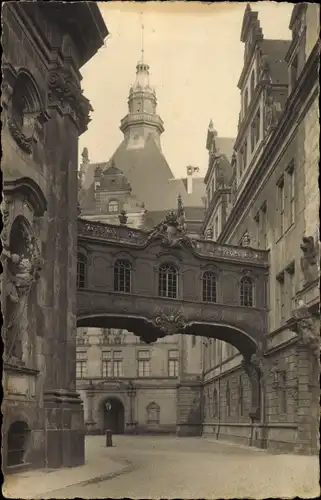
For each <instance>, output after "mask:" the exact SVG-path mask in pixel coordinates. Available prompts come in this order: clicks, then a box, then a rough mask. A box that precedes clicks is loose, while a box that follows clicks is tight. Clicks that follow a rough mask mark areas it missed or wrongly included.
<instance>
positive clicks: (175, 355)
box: [168, 350, 178, 359]
mask: <svg viewBox="0 0 321 500" xmlns="http://www.w3.org/2000/svg"><path fill="white" fill-rule="evenodd" d="M168 357H169V358H170V359H177V358H178V351H177V350H175V351H174V350H173V351H168Z"/></svg>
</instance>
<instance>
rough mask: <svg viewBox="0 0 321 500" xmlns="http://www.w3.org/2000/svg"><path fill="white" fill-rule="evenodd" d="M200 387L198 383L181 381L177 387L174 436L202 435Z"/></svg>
mask: <svg viewBox="0 0 321 500" xmlns="http://www.w3.org/2000/svg"><path fill="white" fill-rule="evenodd" d="M201 393H202V386H201V383H200V381H181V382H180V383H179V384H178V386H177V421H176V435H177V436H179V437H184V436H201V435H202V408H201V401H202V399H201Z"/></svg>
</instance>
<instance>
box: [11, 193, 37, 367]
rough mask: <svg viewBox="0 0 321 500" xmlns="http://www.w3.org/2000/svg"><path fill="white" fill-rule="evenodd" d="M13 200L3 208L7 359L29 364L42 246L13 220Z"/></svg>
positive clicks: (29, 228)
mask: <svg viewBox="0 0 321 500" xmlns="http://www.w3.org/2000/svg"><path fill="white" fill-rule="evenodd" d="M13 213H14V199H7V200H6V204H5V206H4V210H3V214H4V227H5V229H4V233H3V234H2V240H3V253H2V258H3V267H4V273H3V274H4V277H5V278H4V282H5V285H4V286H5V299H4V302H3V308H4V311H3V314H4V328H5V355H6V357H7V359H10V358H14V359H16V360H19V361H20V362H24V363H25V362H26V361H27V359H28V355H29V351H30V346H29V344H30V342H29V340H30V339H29V338H28V315H27V304H28V297H29V293H30V290H31V287H32V285H33V284H34V283H35V282H36V281H37V280H38V278H39V276H40V271H41V268H42V259H41V257H40V246H39V242H38V240H37V238H36V236H35V233H34V231H33V229H32V226H31V225H30V223H29V221H27V219H25V218H24V217H23V216H21V215H20V216H18V217H15V219H14V220H12V219H13Z"/></svg>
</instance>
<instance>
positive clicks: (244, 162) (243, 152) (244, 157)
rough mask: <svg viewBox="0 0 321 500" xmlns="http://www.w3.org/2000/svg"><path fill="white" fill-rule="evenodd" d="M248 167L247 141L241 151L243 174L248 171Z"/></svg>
mask: <svg viewBox="0 0 321 500" xmlns="http://www.w3.org/2000/svg"><path fill="white" fill-rule="evenodd" d="M246 165H247V141H245V142H244V145H243V147H242V149H241V169H240V170H241V171H240V173H241V174H242V173H243V172H244V170H245V169H246Z"/></svg>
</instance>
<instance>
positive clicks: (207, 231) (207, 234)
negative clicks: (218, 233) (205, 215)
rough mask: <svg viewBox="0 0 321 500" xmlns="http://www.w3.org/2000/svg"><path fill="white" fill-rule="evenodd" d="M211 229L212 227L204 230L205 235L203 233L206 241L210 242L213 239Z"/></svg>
mask: <svg viewBox="0 0 321 500" xmlns="http://www.w3.org/2000/svg"><path fill="white" fill-rule="evenodd" d="M213 236H214V235H213V228H212V227H209V228H208V229H206V233H205V239H206V240H212V239H213Z"/></svg>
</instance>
